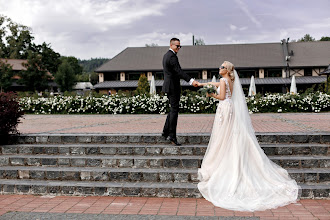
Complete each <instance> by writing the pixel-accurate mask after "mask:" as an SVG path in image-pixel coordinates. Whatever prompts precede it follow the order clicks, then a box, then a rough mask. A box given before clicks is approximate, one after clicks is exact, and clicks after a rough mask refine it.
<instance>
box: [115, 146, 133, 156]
mask: <svg viewBox="0 0 330 220" xmlns="http://www.w3.org/2000/svg"><path fill="white" fill-rule="evenodd" d="M117 154H119V155H132V154H133V148H132V147H118V148H117Z"/></svg>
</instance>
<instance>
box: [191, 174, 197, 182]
mask: <svg viewBox="0 0 330 220" xmlns="http://www.w3.org/2000/svg"><path fill="white" fill-rule="evenodd" d="M190 179H191V181H192V182H195V183H197V182H199V180H198V174H197V173H192V174H190Z"/></svg>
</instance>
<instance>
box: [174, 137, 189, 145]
mask: <svg viewBox="0 0 330 220" xmlns="http://www.w3.org/2000/svg"><path fill="white" fill-rule="evenodd" d="M176 139H177V140H178V142H179V143H181V144H186V143H188V138H187V137H186V136H177V137H176Z"/></svg>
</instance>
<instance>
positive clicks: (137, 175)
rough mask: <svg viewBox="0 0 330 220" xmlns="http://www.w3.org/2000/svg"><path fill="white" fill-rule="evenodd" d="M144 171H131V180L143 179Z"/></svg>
mask: <svg viewBox="0 0 330 220" xmlns="http://www.w3.org/2000/svg"><path fill="white" fill-rule="evenodd" d="M142 177H143V175H142V173H141V172H131V173H130V175H129V179H130V180H131V181H134V182H135V181H142Z"/></svg>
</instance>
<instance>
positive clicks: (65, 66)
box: [55, 59, 76, 92]
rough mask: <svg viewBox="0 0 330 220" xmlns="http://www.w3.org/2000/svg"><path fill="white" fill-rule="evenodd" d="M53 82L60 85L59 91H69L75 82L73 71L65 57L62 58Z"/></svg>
mask: <svg viewBox="0 0 330 220" xmlns="http://www.w3.org/2000/svg"><path fill="white" fill-rule="evenodd" d="M55 82H56V83H57V85H58V86H59V87H60V89H61V91H62V92H64V91H71V90H72V87H73V86H74V84H75V83H76V76H75V72H74V70H73V68H72V66H71V64H70V63H69V61H68V60H67V59H64V60H63V62H62V63H61V65H60V66H59V67H58V70H57V73H56V75H55Z"/></svg>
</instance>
